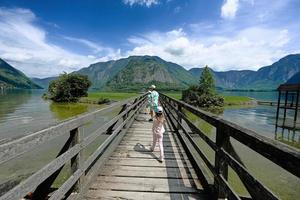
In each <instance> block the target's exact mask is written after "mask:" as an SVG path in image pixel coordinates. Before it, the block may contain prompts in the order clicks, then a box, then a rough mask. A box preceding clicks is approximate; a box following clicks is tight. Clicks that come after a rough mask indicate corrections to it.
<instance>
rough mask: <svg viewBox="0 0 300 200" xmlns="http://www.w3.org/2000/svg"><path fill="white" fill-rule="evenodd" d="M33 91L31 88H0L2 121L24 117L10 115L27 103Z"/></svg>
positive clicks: (0, 117) (0, 119) (0, 116)
mask: <svg viewBox="0 0 300 200" xmlns="http://www.w3.org/2000/svg"><path fill="white" fill-rule="evenodd" d="M31 93H32V92H31V90H0V122H1V121H10V120H12V119H16V117H23V116H13V117H12V116H9V115H10V114H11V113H14V112H15V111H16V110H17V109H19V107H21V106H22V104H25V103H26V102H27V101H28V100H29V99H30V97H31ZM5 118H7V119H5Z"/></svg>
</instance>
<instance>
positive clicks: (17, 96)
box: [0, 90, 100, 142]
mask: <svg viewBox="0 0 300 200" xmlns="http://www.w3.org/2000/svg"><path fill="white" fill-rule="evenodd" d="M43 93H44V91H43V90H7V91H1V90H0V141H2V142H4V141H5V140H7V139H11V138H16V137H20V136H22V135H25V134H30V133H33V132H35V131H38V130H41V129H43V128H45V127H49V126H51V125H54V124H57V123H58V122H60V121H62V120H65V119H67V118H70V117H74V116H76V115H78V114H81V113H84V112H88V111H91V110H94V109H97V108H100V107H99V106H96V105H86V104H57V103H52V102H50V101H45V100H43V99H42V98H41V96H42V94H43Z"/></svg>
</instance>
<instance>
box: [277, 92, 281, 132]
mask: <svg viewBox="0 0 300 200" xmlns="http://www.w3.org/2000/svg"><path fill="white" fill-rule="evenodd" d="M280 100H281V91H279V92H278V102H277V112H276V128H277V125H278V118H279V111H280Z"/></svg>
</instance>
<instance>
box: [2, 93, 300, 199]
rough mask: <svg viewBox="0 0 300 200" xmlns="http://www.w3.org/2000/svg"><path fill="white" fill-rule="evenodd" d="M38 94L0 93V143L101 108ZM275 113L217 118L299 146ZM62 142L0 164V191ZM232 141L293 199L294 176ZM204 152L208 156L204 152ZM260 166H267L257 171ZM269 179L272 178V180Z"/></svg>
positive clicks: (262, 109)
mask: <svg viewBox="0 0 300 200" xmlns="http://www.w3.org/2000/svg"><path fill="white" fill-rule="evenodd" d="M43 92H44V91H41V90H8V91H0V142H1V143H3V142H6V141H8V140H10V139H12V138H17V137H21V136H23V135H25V134H30V133H33V132H35V131H38V130H41V129H43V128H45V127H49V126H50V125H54V124H57V123H58V122H60V121H62V120H65V119H67V118H70V117H73V116H75V115H78V114H81V113H84V112H88V111H92V110H95V109H98V108H100V107H99V106H95V105H86V104H56V103H52V102H50V101H45V100H43V99H42V98H41V96H42V94H43ZM224 94H226V95H234V96H238V95H240V96H248V97H252V98H255V99H258V100H270V101H276V99H277V93H276V92H224ZM275 113H276V108H275V107H271V106H254V107H232V108H227V109H225V111H224V113H223V114H222V116H223V117H224V118H225V119H227V120H229V121H232V122H235V123H237V124H239V125H241V126H243V127H246V128H248V129H252V130H254V131H256V132H258V133H259V134H261V135H264V136H266V137H269V138H273V139H276V140H279V141H281V142H283V143H285V144H288V145H291V146H293V147H296V148H300V145H299V144H300V139H299V137H300V136H299V135H300V134H299V132H289V131H287V130H277V133H275V125H274V124H275ZM110 118H111V116H99V118H98V121H97V122H95V123H96V124H99V123H104V122H105V121H107V120H108V119H110ZM92 130H94V127H93V125H89V126H87V127H85V128H84V132H85V133H87V132H91V131H92ZM104 139H105V138H100V139H99V140H98V141H97V142H98V144H99V142H101V141H103V140H104ZM65 140H66V137H64V138H58V139H56V140H55V141H53V142H51V143H49V144H45V145H44V146H43V147H42V148H39V149H37V150H35V151H33V152H29V154H28V155H24V156H23V157H21V158H19V159H17V160H16V161H15V162H9V163H7V164H4V165H2V166H1V167H0V171H1V172H0V190H1V183H8V182H9V183H10V184H12V185H14V184H16V183H15V182H13V181H12V180H15V179H18V180H21V179H23V178H26V177H28V176H29V175H30V174H32V173H34V172H35V171H36V170H38V169H40V168H41V167H42V166H44V165H45V164H46V163H47V162H49V161H50V160H51V159H53V158H54V157H55V155H56V154H57V152H58V150H59V149H60V148H61V146H62V145H63V141H65ZM203 145H205V144H203ZM233 145H234V146H235V147H236V149H238V152H239V154H241V155H242V156H243V161H244V162H245V164H246V166H247V167H248V169H249V170H250V171H251V172H252V173H253V174H254V175H255V176H256V177H259V178H260V180H261V181H262V182H263V183H265V184H266V185H267V186H268V187H269V188H271V189H272V190H274V191H278V192H277V193H278V195H279V196H280V197H281V198H282V199H296V198H297V197H299V196H300V190H296V189H295V188H300V181H299V180H298V179H297V178H295V177H294V176H293V175H291V174H289V173H287V172H284V171H283V170H281V169H280V168H279V167H278V166H276V165H274V164H273V163H271V162H269V161H267V160H266V159H264V158H262V157H260V156H258V155H257V154H255V153H254V152H253V151H251V150H249V149H247V148H245V147H243V145H241V144H239V143H238V142H236V141H233ZM95 146H96V145H95ZM49 152H50V153H49ZM207 153H208V154H209V152H207ZM45 155H47V156H45ZM254 159H255V162H253V160H254ZM24 160H30V162H24ZM261 168H264V169H268V170H261ZM231 174H233V172H231ZM270 177H273V178H274V180H273V179H272V178H270ZM232 182H233V185H236V187H237V188H238V190H239V191H240V192H241V194H244V190H243V189H242V188H239V186H238V185H240V183H239V182H238V181H237V178H235V179H234V180H233V181H232ZM3 185H4V184H3Z"/></svg>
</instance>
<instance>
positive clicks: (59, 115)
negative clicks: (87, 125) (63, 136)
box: [49, 102, 89, 120]
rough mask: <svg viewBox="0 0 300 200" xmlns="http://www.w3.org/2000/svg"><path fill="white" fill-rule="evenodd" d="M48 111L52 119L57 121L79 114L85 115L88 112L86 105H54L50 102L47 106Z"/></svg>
mask: <svg viewBox="0 0 300 200" xmlns="http://www.w3.org/2000/svg"><path fill="white" fill-rule="evenodd" d="M49 108H50V111H51V112H52V113H53V115H54V117H55V118H56V119H58V120H65V119H68V118H70V117H74V116H76V115H79V114H81V113H85V112H87V111H88V110H89V106H88V105H87V104H78V103H54V102H51V103H50V105H49Z"/></svg>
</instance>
